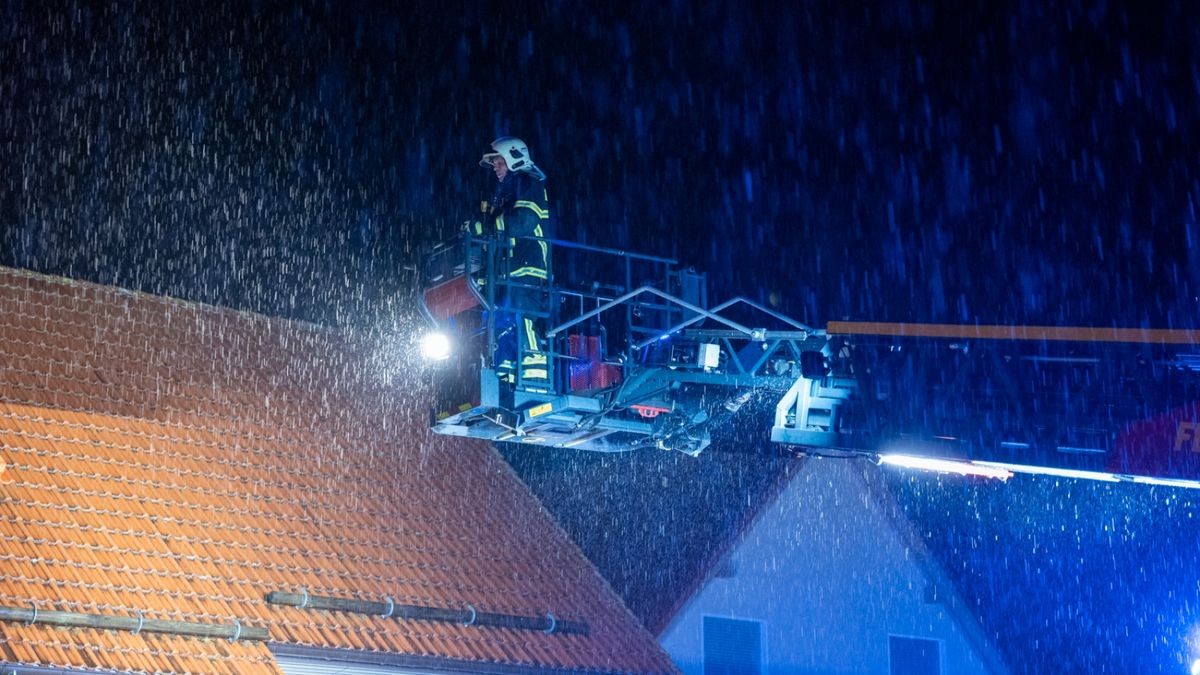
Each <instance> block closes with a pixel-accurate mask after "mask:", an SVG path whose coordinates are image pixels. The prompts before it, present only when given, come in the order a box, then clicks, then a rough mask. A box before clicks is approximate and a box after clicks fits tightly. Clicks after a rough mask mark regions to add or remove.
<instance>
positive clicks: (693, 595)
mask: <svg viewBox="0 0 1200 675" xmlns="http://www.w3.org/2000/svg"><path fill="white" fill-rule="evenodd" d="M801 476H805V478H806V479H807V481H801V480H800V478H801ZM814 486H816V489H818V490H836V491H842V494H839V495H836V501H840V502H841V503H843V504H855V503H859V504H861V505H862V506H863V507H866V508H869V509H870V510H873V511H874V512H875V513H876V514H878V516H879V517H880V519H881V520H882V522H884V523H886V524H887V526H888V527H889V528H890V529H891V530H892V532H893V533H894V534H895V536H896V539H897V541H898V543H899V544H900V546H901V547H902V548H903V551H904V560H905V561H906V562H907V563H910V564H912V565H914V566H915V567H916V569H917V570H918V571H919V573H920V575H921V577H923V578H924V579H925V581H926V582H927V583H928V589H927V590H926V592H927V593H931V594H932V596H933V597H934V598H936V602H937V604H938V605H939V606H940V607H941V608H943V609H944V610H945V611H946V612H947V614H948V615H949V616H950V617H952V618H953V620H954V622H955V624H957V626H958V629H959V631H960V632H961V635H962V637H963V639H964V640H965V641H966V643H967V644H969V645H970V646H971V648H972V650H973V651H974V653H976V654H977V655H979V657H980V658H981V659H982V660H983V662H984V664H985V666H986V667H987V669H988V672H994V673H1005V672H1008V668H1007V666H1006V665H1005V664H1004V662H1003V660H1002V658H1001V657H1000V654H999V651H998V650H997V649H996V647H995V646H994V645H993V644H992V643H991V642H990V641H989V640H988V638H987V635H986V634H985V632H984V630H983V628H982V627H981V625H980V623H979V618H978V617H977V616H976V615H975V614H974V613H973V611H972V609H971V608H970V607H969V606H968V605H967V603H966V602H965V601H964V600H963V598H962V597H961V595H960V594H959V592H958V589H957V588H956V587H955V585H954V584H953V583H952V581H951V579H950V577H949V576H948V575H947V573H946V571H945V570H944V569H943V568H942V566H941V565H940V564H939V563H938V562H937V560H936V559H935V558H934V557H933V556H932V555H931V554H930V552H929V551H928V550H927V548H926V546H925V544H924V542H923V541H922V539H921V537H920V535H919V534H918V532H917V530H916V528H914V527H913V525H912V523H911V522H910V521H909V520H908V517H907V516H906V515H905V513H904V510H903V509H902V508H901V506H900V504H899V502H898V501H897V500H896V498H895V496H894V495H893V493H892V491H891V489H890V488H889V487H888V485H887V482H886V481H885V480H884V477H883V476H882V475H881V473H880V471H879V470H878V468H877V467H875V466H873V465H871V464H870V463H869V462H867V461H865V460H863V459H862V458H857V457H838V458H825V457H800V458H796V459H793V460H792V461H791V463H790V465H789V466H788V467H787V469H786V470H785V471H784V472H783V473H782V475H781V479H780V480H779V482H778V483H777V484H776V486H775V489H774V490H773V491H772V492H771V494H770V495H769V497H768V498H767V499H765V500H764V501H763V502H762V504H761V505H760V508H759V509H758V510H757V511H756V512H755V513H754V514H753V515H752V516H751V517H749V518H748V519H747V520H746V521H745V522H744V523H743V526H742V528H741V530H740V532H739V533H738V534H737V536H735V537H731V538H729V539H727V540H726V541H725V542H723V545H722V546H721V547H719V548H716V549H714V550H713V551H712V554H711V555H710V557H709V558H708V561H707V564H706V566H705V568H704V569H703V571H702V573H701V574H700V575H698V577H697V579H696V581H695V583H694V584H693V585H692V587H691V588H690V590H689V592H688V594H687V595H686V596H685V597H684V598H682V599H681V601H680V602H679V603H678V604H677V605H676V607H675V608H674V609H673V612H672V614H671V616H669V617H668V618H667V622H666V625H664V627H663V629H662V630H661V631H660V632H659V634H660V636H663V635H665V634H666V633H667V632H668V631H669V630H670V629H671V627H672V626H673V625H674V624H675V623H676V622H677V621H679V620H680V618H681V617H682V615H683V614H684V613H685V612H686V611H687V610H688V608H689V607H690V606H691V605H692V604H693V603H694V602H695V601H696V600H697V598H698V597H699V596H700V594H701V592H702V591H703V589H704V588H705V587H706V586H707V585H708V583H709V582H710V581H712V580H713V579H714V578H715V577H717V576H718V575H719V573H720V570H721V568H722V563H723V562H724V561H726V560H728V559H729V557H730V556H731V555H733V554H734V552H735V551H737V550H738V549H739V548H740V547H742V545H743V544H744V543H746V542H747V541H748V539H749V538H750V537H751V536H754V533H755V532H756V530H761V528H766V527H777V526H778V524H779V523H792V522H795V520H796V518H797V516H798V515H799V514H798V513H796V512H794V511H793V509H796V508H797V507H796V504H804V508H806V509H808V508H812V507H811V505H809V504H808V503H807V502H808V501H811V500H808V499H805V498H804V497H803V496H802V495H803V494H804V491H805V490H811V489H813V488H814ZM829 543H830V544H833V542H829ZM834 548H836V547H834Z"/></svg>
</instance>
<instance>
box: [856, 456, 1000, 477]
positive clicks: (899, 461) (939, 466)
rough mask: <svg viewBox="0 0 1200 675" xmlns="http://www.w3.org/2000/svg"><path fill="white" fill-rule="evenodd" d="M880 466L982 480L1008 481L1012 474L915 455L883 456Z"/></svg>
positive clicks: (989, 467) (949, 460)
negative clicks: (953, 474) (950, 474)
mask: <svg viewBox="0 0 1200 675" xmlns="http://www.w3.org/2000/svg"><path fill="white" fill-rule="evenodd" d="M879 463H880V464H888V465H890V466H898V467H901V468H905V469H922V470H924V471H939V472H941V473H956V474H958V475H960V476H979V477H981V478H998V479H1000V480H1008V479H1009V478H1012V472H1011V471H1009V470H1007V469H1004V468H999V467H991V466H981V465H979V464H973V463H971V462H963V461H959V460H955V459H938V458H935V457H915V456H913V455H881V456H880V457H879Z"/></svg>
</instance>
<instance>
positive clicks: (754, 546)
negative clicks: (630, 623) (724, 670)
mask: <svg viewBox="0 0 1200 675" xmlns="http://www.w3.org/2000/svg"><path fill="white" fill-rule="evenodd" d="M867 468H868V470H875V469H874V468H872V467H867ZM862 470H863V468H862V467H861V466H860V465H858V464H854V463H851V462H850V461H848V460H840V459H824V460H822V459H810V460H807V461H806V462H805V464H804V465H803V467H802V468H801V470H800V474H799V475H798V476H796V477H795V478H793V479H792V480H791V482H790V483H789V484H788V485H787V486H786V487H785V488H784V489H783V492H782V493H781V494H780V495H779V497H778V499H777V500H776V502H775V503H774V504H773V505H771V506H769V507H768V511H767V512H766V513H764V514H763V515H762V516H761V517H760V518H759V519H758V521H757V522H756V523H755V524H754V525H753V526H752V527H751V529H750V531H749V532H748V533H747V535H746V537H745V539H744V540H743V541H742V543H741V544H740V545H739V546H738V547H737V548H736V549H735V550H734V552H733V553H732V555H731V562H732V564H733V569H734V570H735V571H734V575H733V577H732V578H714V579H712V580H711V581H710V582H709V583H708V585H707V586H706V587H705V588H703V589H702V590H701V591H700V592H699V594H698V595H697V596H696V597H695V598H694V599H693V600H692V602H691V603H690V604H689V605H688V606H686V607H685V608H684V609H683V611H682V612H681V613H680V614H679V615H678V616H677V617H676V618H675V621H674V622H673V623H672V624H671V625H670V626H669V627H668V628H667V630H666V632H665V633H664V634H663V637H662V644H663V647H664V648H665V649H666V651H667V652H668V653H669V654H670V655H671V657H672V658H673V659H674V660H675V663H676V664H677V665H679V667H680V668H681V669H683V671H684V673H686V674H688V675H691V674H693V673H696V674H699V673H703V672H704V668H703V663H702V658H703V653H704V652H703V645H702V641H701V639H702V635H701V633H702V630H701V626H702V620H703V617H704V616H705V615H711V616H722V617H729V618H744V619H756V620H760V621H762V622H763V644H764V651H765V659H764V664H765V668H764V672H765V673H772V674H779V675H782V674H784V673H787V674H789V675H790V674H794V673H814V674H815V673H823V674H824V673H864V674H865V673H871V674H876V673H878V674H884V675H886V674H887V673H888V672H889V670H888V635H889V634H900V635H905V636H910V637H924V638H936V639H940V640H942V641H943V642H942V672H943V673H946V674H951V673H953V674H956V675H970V674H973V673H985V672H987V671H986V670H985V668H984V665H983V660H982V659H981V658H980V656H979V655H977V654H975V653H974V651H973V650H972V648H971V646H970V643H969V642H967V640H966V637H965V635H964V633H963V631H962V629H961V628H960V626H959V625H958V623H957V622H956V621H955V619H954V618H953V617H952V615H951V613H950V612H949V611H948V610H947V608H946V607H945V606H944V605H942V604H927V603H926V602H925V588H926V585H927V583H928V582H929V580H927V579H926V577H925V575H924V573H923V572H922V568H921V566H919V565H918V564H917V562H916V560H915V559H914V552H912V551H909V550H908V549H907V547H906V545H905V544H904V541H903V538H902V537H901V535H900V534H899V533H898V532H897V531H896V529H895V528H894V526H893V525H892V521H891V520H890V519H889V517H888V516H887V515H886V514H885V513H884V512H883V511H881V510H880V509H879V508H878V507H877V506H876V504H875V502H874V501H873V499H872V497H871V495H870V493H869V492H868V490H867V487H866V486H867V483H866V482H865V481H864V480H863V478H862V475H861V471H862Z"/></svg>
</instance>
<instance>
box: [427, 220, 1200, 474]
mask: <svg viewBox="0 0 1200 675" xmlns="http://www.w3.org/2000/svg"><path fill="white" fill-rule="evenodd" d="M531 239H536V240H537V241H539V242H540V243H542V244H545V245H546V246H547V247H548V250H549V251H550V255H549V259H550V260H551V261H552V262H551V265H550V269H549V270H548V274H547V277H548V278H547V280H546V283H545V285H538V284H536V283H534V284H530V283H525V282H523V279H524V278H510V276H509V274H508V271H509V270H508V265H507V260H508V255H507V251H508V247H510V246H512V245H513V240H511V239H501V238H495V237H475V236H470V235H468V234H465V233H464V234H463V235H462V236H460V237H458V238H457V239H455V240H453V241H450V242H446V243H444V244H442V245H439V246H438V247H436V248H435V249H434V250H433V251H432V252H431V253H430V254H429V255H428V256H427V257H426V259H425V262H424V267H423V280H424V284H425V288H424V295H423V300H424V302H423V308H424V310H425V312H426V314H427V316H428V318H429V320H430V322H431V323H432V324H433V325H434V326H436V327H437V329H438V330H440V331H442V332H444V333H446V334H448V335H449V336H451V342H452V343H453V345H454V355H453V357H452V358H450V359H448V360H447V361H446V362H444V363H443V364H442V365H441V366H440V367H439V368H438V381H439V393H438V397H439V398H438V401H437V402H436V404H435V409H434V411H433V420H432V424H433V429H434V431H436V432H437V433H442V434H448V435H456V436H469V437H474V438H484V439H488V440H492V441H514V442H522V443H530V444H537V445H547V446H554V447H570V448H579V449H583V450H595V451H602V452H619V451H628V450H634V449H638V448H645V447H654V448H659V449H665V450H678V451H680V452H684V453H687V454H691V455H695V454H698V453H699V452H701V451H702V450H704V449H705V448H706V447H707V446H708V445H709V444H710V442H711V440H712V436H713V434H718V435H719V434H722V433H728V434H731V438H735V437H737V436H733V434H735V433H738V432H743V431H744V432H750V435H741V436H740V438H741V439H751V438H755V437H757V434H758V431H761V430H764V429H763V428H764V426H765V420H766V419H770V420H771V439H772V441H774V442H776V443H780V444H783V445H785V446H787V447H789V448H793V449H797V450H799V451H801V452H806V453H820V454H827V455H830V454H834V455H846V456H854V455H865V456H869V457H871V458H873V459H876V460H880V459H884V458H887V459H888V460H889V462H888V463H903V462H902V461H900V460H902V459H903V457H914V458H917V459H919V460H921V461H919V462H917V463H916V464H914V465H920V466H924V467H925V468H935V469H937V470H942V471H948V472H954V473H964V474H972V473H974V474H979V475H987V476H1001V477H1005V476H1007V475H1011V473H1010V472H1022V471H1025V472H1034V473H1050V474H1054V475H1064V476H1079V477H1084V478H1098V479H1100V480H1110V481H1136V482H1157V483H1165V484H1170V485H1178V486H1185V487H1193V486H1195V487H1200V482H1196V481H1197V479H1200V353H1198V352H1197V348H1196V347H1197V344H1198V343H1200V332H1196V331H1178V330H1169V331H1164V330H1149V329H1146V330H1142V329H1098V328H1060V327H1030V326H958V325H938V324H886V323H882V324H881V323H851V322H835V323H831V324H830V325H829V326H828V327H827V329H825V330H820V329H814V328H811V327H809V326H806V325H804V324H802V323H800V322H798V321H795V320H793V319H791V318H789V317H787V316H784V315H782V314H780V313H779V312H777V311H775V310H773V309H770V308H768V307H765V306H763V305H761V304H759V303H756V302H753V301H751V300H749V299H747V298H743V297H738V298H734V299H732V300H728V301H726V302H722V303H719V304H716V305H711V306H710V305H709V303H708V297H707V289H706V279H705V275H704V274H703V273H699V272H696V271H693V270H691V269H685V268H680V267H679V265H678V264H677V263H676V261H674V260H671V259H668V258H662V257H657V256H651V255H642V254H636V253H630V252H627V251H622V250H617V249H610V248H601V247H596V246H588V245H584V244H579V243H574V242H568V241H561V240H550V239H540V238H531ZM517 296H521V297H525V298H529V297H536V298H538V301H537V302H535V303H533V304H532V305H531V304H530V303H529V302H524V303H520V304H522V305H523V308H518V307H514V306H512V305H511V304H510V303H507V302H505V298H509V297H517ZM531 307H533V308H531ZM525 319H532V320H535V321H537V322H540V325H541V326H542V329H541V330H540V331H539V334H540V335H541V344H539V345H537V349H538V351H540V352H541V353H544V354H545V355H546V356H547V362H548V363H547V373H548V376H549V379H548V380H538V381H529V380H526V379H523V378H522V376H521V373H520V371H519V370H518V371H517V372H516V373H515V376H516V377H515V381H514V382H504V381H502V378H501V377H500V376H499V375H498V374H497V365H498V363H499V360H500V359H502V358H507V359H512V360H514V361H515V362H516V363H520V362H521V359H522V358H524V357H525V356H527V355H528V354H529V353H530V350H531V347H530V346H529V345H523V344H520V342H521V341H518V340H511V336H507V335H506V332H507V331H513V330H515V328H514V327H515V326H520V325H522V324H523V322H524V321H525ZM506 338H508V340H507V342H506ZM514 343H515V347H512V346H510V347H509V349H514V348H515V349H516V350H517V351H516V353H515V354H501V353H499V352H498V349H499V350H500V351H503V349H504V348H505V347H504V345H505V344H509V345H512V344H514ZM750 443H753V441H750ZM742 444H743V445H744V444H747V441H746V440H743V441H742ZM898 457H899V458H900V459H897V458H898ZM931 461H932V462H933V463H932V464H930V462H931Z"/></svg>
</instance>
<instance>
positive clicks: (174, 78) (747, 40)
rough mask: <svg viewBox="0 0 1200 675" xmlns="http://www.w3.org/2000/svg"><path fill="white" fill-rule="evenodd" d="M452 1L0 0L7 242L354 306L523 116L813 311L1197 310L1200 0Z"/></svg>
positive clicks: (459, 214)
mask: <svg viewBox="0 0 1200 675" xmlns="http://www.w3.org/2000/svg"><path fill="white" fill-rule="evenodd" d="M85 4H86V3H85ZM453 4H454V3H418V4H417V5H416V6H415V7H413V8H405V9H398V8H389V7H388V6H387V5H384V4H379V5H376V4H373V3H365V2H350V3H337V4H336V5H335V4H333V3H328V4H324V3H301V6H300V7H298V8H297V7H293V6H292V5H291V4H290V3H270V2H264V3H251V4H249V5H246V6H243V4H242V3H234V4H232V5H224V4H221V3H216V4H214V5H210V4H208V3H206V4H205V5H203V6H190V7H189V6H176V5H174V4H172V5H171V6H164V7H160V6H158V4H156V3H143V4H141V5H139V4H138V3H132V4H131V3H122V4H120V5H118V6H116V7H107V8H95V9H84V8H82V7H81V6H80V5H75V4H71V5H62V4H61V3H50V6H49V7H43V6H42V5H41V4H37V3H25V2H16V1H9V2H7V3H5V4H4V5H0V6H2V7H3V8H4V9H3V19H4V20H3V25H2V27H0V54H2V58H3V63H5V64H6V65H5V69H4V71H3V76H2V78H0V100H3V101H4V104H3V107H2V108H0V162H3V165H4V166H5V167H6V176H7V177H8V179H9V180H7V181H5V183H6V184H5V186H4V188H3V192H0V214H2V218H3V222H4V225H5V227H4V233H3V239H0V251H2V253H3V262H6V263H9V264H18V265H21V266H26V267H32V268H35V269H39V270H44V271H49V272H56V273H67V274H71V275H73V276H80V277H86V278H93V279H98V280H102V281H106V282H114V283H117V284H120V285H123V286H129V287H135V288H145V289H148V290H154V291H161V292H168V293H171V294H174V295H180V296H184V297H189V298H196V299H201V300H207V301H213V302H220V303H223V304H235V305H239V306H244V307H248V308H253V309H260V310H263V311H267V312H269V313H276V314H286V315H292V316H301V317H313V318H319V319H322V320H327V321H337V322H343V323H345V322H362V321H364V317H370V319H367V321H369V320H374V319H375V318H376V317H377V316H378V315H379V308H380V307H381V306H383V304H384V302H385V300H386V299H387V298H389V297H396V296H400V297H406V296H408V292H407V289H408V287H409V286H410V285H411V277H409V276H405V275H404V274H403V273H402V272H400V271H399V268H400V267H401V266H402V264H404V263H406V262H410V261H411V259H412V257H413V252H414V251H415V250H416V249H417V248H418V246H419V244H421V243H423V242H425V241H428V240H429V239H430V238H436V237H438V236H441V235H442V234H444V233H446V232H448V231H450V230H451V229H452V228H453V225H454V223H457V222H460V221H461V220H464V219H465V218H467V217H468V216H469V215H470V214H471V208H472V205H473V204H475V203H476V201H477V197H478V196H479V195H480V194H482V193H483V191H484V190H485V184H484V180H485V179H486V176H485V175H481V173H480V172H479V171H478V170H476V168H475V160H476V159H477V157H478V155H479V154H480V152H481V150H482V149H483V148H484V147H485V145H486V142H487V141H488V140H490V139H491V137H493V136H494V135H496V134H500V133H514V134H518V135H521V136H523V137H524V138H525V139H526V140H527V141H528V142H529V143H530V144H531V146H532V148H533V151H534V154H535V157H536V158H537V160H538V161H539V163H540V164H541V165H543V167H544V168H545V169H546V170H547V172H548V173H549V174H550V176H551V189H552V190H553V194H552V198H553V200H554V202H555V204H556V205H557V209H558V213H559V216H560V224H561V225H560V227H561V230H562V234H563V235H565V236H573V237H577V238H585V239H587V240H589V241H593V242H597V243H603V244H612V245H627V246H631V247H633V248H637V249H641V250H646V251H650V252H656V253H666V254H676V255H678V256H679V257H680V258H681V259H682V260H683V261H685V262H686V263H688V264H694V265H696V266H697V267H699V268H701V269H704V270H707V271H708V272H709V273H710V275H711V276H712V277H713V280H714V282H715V284H716V285H717V286H718V287H720V288H722V289H723V290H724V291H726V293H745V294H748V295H752V296H759V297H762V298H767V297H769V295H770V293H771V292H776V293H777V294H778V297H779V299H780V302H781V304H782V306H783V307H785V308H787V309H789V310H791V311H792V312H794V313H795V314H797V315H801V316H802V317H803V318H806V319H808V320H809V321H811V322H813V323H819V322H823V321H824V320H827V319H829V318H840V317H845V316H848V317H853V318H858V319H887V320H905V319H911V320H945V321H980V322H1000V321H1027V322H1035V323H1055V324H1061V323H1099V324H1105V325H1108V324H1114V323H1116V324H1124V325H1141V324H1153V325H1194V324H1195V320H1194V317H1195V314H1196V312H1195V308H1196V295H1197V290H1196V289H1197V284H1198V283H1200V269H1198V267H1197V265H1196V263H1195V258H1196V256H1195V249H1194V247H1195V246H1197V245H1198V244H1197V237H1200V230H1198V228H1197V221H1196V218H1197V216H1196V214H1195V207H1194V204H1195V202H1196V200H1197V197H1200V186H1198V185H1197V182H1196V176H1197V175H1198V174H1197V168H1198V167H1197V166H1196V164H1197V162H1198V161H1200V159H1198V155H1197V154H1196V153H1195V152H1188V151H1186V149H1187V148H1191V147H1194V145H1195V139H1194V136H1195V134H1196V133H1197V129H1198V128H1200V127H1198V126H1197V124H1196V122H1197V118H1198V116H1200V101H1198V98H1200V85H1198V84H1197V83H1198V82H1200V74H1198V73H1197V67H1196V63H1197V62H1200V59H1198V58H1197V50H1198V49H1200V47H1197V46H1196V45H1197V44H1198V41H1197V40H1196V39H1195V38H1196V37H1198V36H1197V23H1196V22H1195V21H1194V20H1193V19H1194V17H1193V16H1191V14H1192V13H1193V12H1192V10H1191V5H1190V3H1176V4H1174V5H1167V6H1155V7H1150V6H1149V5H1147V4H1146V3H1142V4H1139V8H1141V9H1139V11H1138V12H1132V11H1129V10H1127V9H1125V8H1121V7H1119V6H1115V5H1111V4H1108V3H1099V4H1097V5H1096V6H1094V7H1092V6H1088V5H1084V4H1083V3H1077V2H1072V3H1041V2H1028V3H1015V4H1014V3H957V2H955V3H946V4H945V5H944V6H937V5H936V4H934V5H924V4H920V3H915V2H914V3H910V2H899V1H890V2H883V3H880V4H871V5H869V6H868V7H866V8H863V7H858V6H857V5H856V4H855V3H847V4H845V5H844V6H843V4H842V3H815V4H814V3H686V2H675V3H648V4H646V6H639V8H638V11H637V12H636V13H633V12H629V11H625V9H619V10H618V9H609V8H606V7H605V6H604V5H603V3H584V2H561V3H549V4H545V5H536V4H533V3H511V4H503V3H499V4H497V3H465V4H464V5H463V6H461V7H458V8H454V7H452V5H453ZM776 5H782V6H776ZM1009 5H1012V6H1009ZM751 261H752V262H753V264H749V263H750V262H751Z"/></svg>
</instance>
